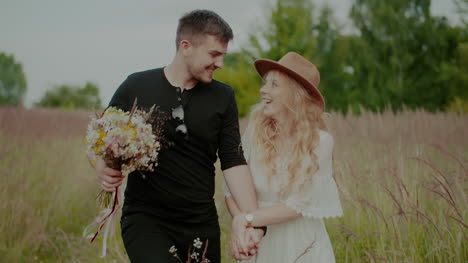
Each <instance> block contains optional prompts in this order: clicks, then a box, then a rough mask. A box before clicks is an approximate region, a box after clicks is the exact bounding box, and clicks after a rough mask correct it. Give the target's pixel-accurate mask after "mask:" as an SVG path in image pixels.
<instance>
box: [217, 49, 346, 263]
mask: <svg viewBox="0 0 468 263" xmlns="http://www.w3.org/2000/svg"><path fill="white" fill-rule="evenodd" d="M255 68H256V69H257V71H258V73H259V74H260V76H261V77H262V78H263V80H264V83H263V86H262V88H261V89H260V94H261V98H262V102H261V103H259V104H258V105H256V106H255V107H254V108H253V110H252V112H251V114H250V118H249V123H248V125H247V128H246V131H245V133H244V136H243V142H242V146H243V148H244V154H245V157H246V160H247V162H248V164H249V167H250V170H251V174H252V178H253V181H254V184H255V187H256V191H257V200H258V202H259V209H258V210H256V211H253V212H250V213H243V212H241V211H240V210H239V208H238V207H237V205H236V202H235V200H234V199H233V198H232V197H231V196H230V194H229V189H228V188H227V187H224V189H225V194H226V203H227V206H228V209H229V211H230V213H231V214H232V216H233V226H232V227H233V230H239V229H242V228H245V229H246V231H245V233H246V234H245V236H244V237H242V238H243V239H244V240H242V241H239V240H236V238H238V237H236V238H234V239H233V240H232V241H231V250H232V253H233V255H234V257H235V258H236V259H248V261H247V262H257V263H262V262H265V263H274V262H278V263H279V262H281V263H287V262H320V263H324V262H335V257H334V254H333V249H332V246H331V243H330V240H329V237H328V233H327V231H326V229H325V225H324V223H323V219H324V218H327V217H335V216H341V215H342V214H343V211H342V208H341V204H340V200H339V196H338V190H337V187H336V183H335V181H334V179H333V177H332V150H333V137H332V135H331V134H330V133H328V132H327V128H326V125H325V122H324V120H323V118H322V115H323V113H324V110H325V102H324V99H323V97H322V95H321V94H320V92H319V90H318V85H319V82H320V74H319V72H318V70H317V68H316V67H315V66H314V65H313V64H312V63H311V62H309V61H308V60H306V59H305V58H304V57H302V56H301V55H299V54H297V53H294V52H289V53H287V54H286V55H285V56H284V57H283V58H281V59H280V60H279V61H278V62H276V61H272V60H268V59H259V60H256V61H255ZM264 226H267V227H268V228H267V229H268V232H267V233H266V235H265V237H264V238H263V239H262V241H261V242H260V244H257V246H253V247H257V248H258V251H256V250H255V249H253V250H250V251H247V250H248V249H245V247H242V246H241V245H240V244H241V243H242V242H247V240H248V239H251V242H252V240H253V242H255V241H257V240H260V238H259V236H258V235H261V234H263V232H261V231H254V229H257V228H260V227H264ZM238 239H239V238H238ZM251 247H252V246H251ZM253 254H256V255H253ZM243 262H244V261H243Z"/></svg>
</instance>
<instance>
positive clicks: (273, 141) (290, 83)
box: [244, 70, 327, 196]
mask: <svg viewBox="0 0 468 263" xmlns="http://www.w3.org/2000/svg"><path fill="white" fill-rule="evenodd" d="M267 76H271V77H273V78H284V80H285V81H284V83H286V84H287V87H286V88H287V89H288V90H290V92H287V93H286V94H287V95H286V96H285V97H284V98H282V99H281V101H278V102H280V103H282V104H283V105H284V106H285V108H286V109H287V117H286V118H285V119H286V123H283V124H281V127H280V126H279V125H278V122H277V120H275V119H274V118H271V117H267V116H265V114H264V113H263V110H264V107H265V104H264V103H259V104H257V105H255V106H253V108H252V111H251V114H250V118H249V122H248V124H247V128H246V131H245V133H244V135H245V136H244V139H245V140H246V142H248V143H250V144H251V145H246V147H252V148H255V149H256V152H255V156H254V157H253V158H255V159H254V160H255V161H257V162H260V163H262V164H264V165H265V167H266V168H267V173H266V175H267V176H268V177H269V179H270V181H271V178H272V177H274V176H277V175H278V169H277V166H276V161H277V158H278V156H279V154H280V152H279V149H278V146H279V145H278V143H277V142H278V140H277V139H278V136H279V132H280V129H288V131H287V132H288V134H290V135H291V137H290V139H291V140H292V152H291V155H290V156H289V157H290V158H288V159H287V160H288V161H287V175H288V177H289V178H288V183H287V185H285V186H284V187H283V188H282V190H281V196H284V195H285V194H287V193H289V192H291V190H292V188H293V187H294V186H297V185H296V183H297V181H298V178H300V177H301V176H300V175H299V172H300V170H301V169H303V167H302V166H303V162H302V161H303V160H304V157H305V156H306V155H308V156H309V157H310V159H311V160H312V161H311V162H308V163H307V164H308V165H307V167H304V168H305V171H306V174H307V177H306V181H305V182H302V181H301V182H300V185H299V186H298V187H299V192H302V191H303V190H304V188H306V186H308V185H310V184H311V183H312V179H313V174H314V173H315V172H317V170H318V169H319V165H318V161H317V156H316V155H315V153H314V149H315V148H316V147H317V146H318V144H319V141H320V135H319V130H325V131H326V130H327V127H326V125H325V122H324V120H323V118H322V115H323V110H322V109H321V108H320V107H319V106H318V104H317V102H316V100H315V99H314V98H313V97H312V96H311V95H310V94H309V93H308V92H307V91H306V90H305V89H304V88H303V86H302V85H301V84H300V83H298V82H297V81H295V80H294V79H293V78H291V77H290V76H288V75H287V74H285V73H283V72H281V71H278V70H271V71H269V72H268V73H267V74H265V76H264V77H265V79H266V78H267ZM245 137H250V138H245Z"/></svg>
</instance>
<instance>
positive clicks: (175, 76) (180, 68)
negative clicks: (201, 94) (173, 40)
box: [164, 56, 198, 90]
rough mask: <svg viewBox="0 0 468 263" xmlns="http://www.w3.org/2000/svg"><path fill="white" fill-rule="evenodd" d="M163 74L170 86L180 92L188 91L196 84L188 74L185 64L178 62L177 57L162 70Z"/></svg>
mask: <svg viewBox="0 0 468 263" xmlns="http://www.w3.org/2000/svg"><path fill="white" fill-rule="evenodd" d="M164 74H165V75H166V78H167V80H168V81H169V83H171V85H172V86H174V87H179V88H180V89H182V90H189V89H191V88H193V87H195V85H197V83H198V81H197V80H196V79H194V78H193V76H192V75H191V74H190V73H189V71H188V69H187V66H186V65H185V63H184V62H183V61H180V59H178V58H177V56H176V57H175V58H174V60H173V61H172V63H171V64H169V65H168V66H167V67H165V68H164Z"/></svg>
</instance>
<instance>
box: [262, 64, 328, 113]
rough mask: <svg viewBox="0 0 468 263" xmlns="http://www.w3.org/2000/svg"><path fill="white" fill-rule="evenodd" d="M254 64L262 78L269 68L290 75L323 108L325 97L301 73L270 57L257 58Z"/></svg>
mask: <svg viewBox="0 0 468 263" xmlns="http://www.w3.org/2000/svg"><path fill="white" fill-rule="evenodd" d="M254 66H255V69H256V70H257V72H258V74H260V76H261V77H262V78H263V77H264V75H265V74H266V73H268V71H270V70H279V71H282V72H284V73H286V74H288V75H289V76H290V77H292V78H293V79H295V80H296V81H297V82H299V83H300V84H302V86H304V88H305V89H306V90H307V91H308V92H309V94H310V95H311V96H312V97H314V98H315V99H316V100H317V103H318V104H319V106H320V107H321V108H322V110H325V99H324V98H323V96H322V94H321V93H320V91H319V90H318V88H317V87H316V86H315V85H314V84H312V83H311V82H310V81H308V80H307V79H305V78H304V77H303V76H302V75H300V74H298V73H296V72H295V71H293V70H291V69H290V68H288V67H286V66H284V65H281V64H279V63H278V62H276V61H274V60H270V59H263V58H262V59H257V60H255V62H254Z"/></svg>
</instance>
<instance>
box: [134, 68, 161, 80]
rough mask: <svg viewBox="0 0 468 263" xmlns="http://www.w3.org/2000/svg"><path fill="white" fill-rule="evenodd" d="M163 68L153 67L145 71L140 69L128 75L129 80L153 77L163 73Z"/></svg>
mask: <svg viewBox="0 0 468 263" xmlns="http://www.w3.org/2000/svg"><path fill="white" fill-rule="evenodd" d="M162 70H163V68H153V69H148V70H144V71H139V72H135V73H132V74H130V75H128V79H129V80H145V79H153V78H155V77H158V76H160V75H161V71H162Z"/></svg>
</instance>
